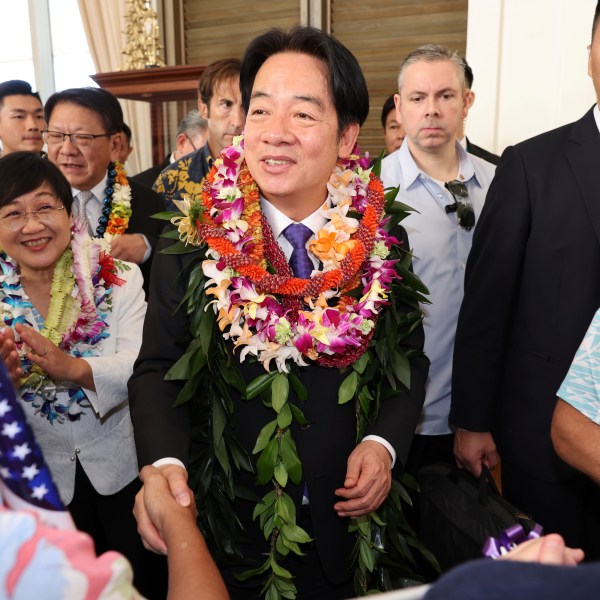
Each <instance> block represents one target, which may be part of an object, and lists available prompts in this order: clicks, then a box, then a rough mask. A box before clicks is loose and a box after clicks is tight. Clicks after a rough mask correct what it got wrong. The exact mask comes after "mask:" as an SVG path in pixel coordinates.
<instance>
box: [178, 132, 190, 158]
mask: <svg viewBox="0 0 600 600" xmlns="http://www.w3.org/2000/svg"><path fill="white" fill-rule="evenodd" d="M187 141H188V136H187V135H185V133H180V134H178V135H177V139H176V149H177V152H178V154H180V155H181V156H183V154H184V151H183V147H184V145H185V143H186V142H187Z"/></svg>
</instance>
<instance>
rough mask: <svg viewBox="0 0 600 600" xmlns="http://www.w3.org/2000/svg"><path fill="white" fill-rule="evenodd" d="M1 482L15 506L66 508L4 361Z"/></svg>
mask: <svg viewBox="0 0 600 600" xmlns="http://www.w3.org/2000/svg"><path fill="white" fill-rule="evenodd" d="M0 483H2V484H3V488H6V494H3V496H4V501H5V502H6V503H7V504H8V505H9V506H12V507H13V508H14V507H17V506H18V508H19V509H22V508H24V506H28V508H29V509H33V510H35V509H36V508H40V509H44V510H50V511H64V506H63V504H62V502H61V499H60V495H59V493H58V490H57V488H56V486H55V485H54V482H53V481H52V477H51V475H50V470H49V468H48V466H47V465H46V462H45V461H44V456H43V454H42V451H41V449H40V447H39V446H38V444H37V442H36V440H35V436H34V435H33V431H32V430H31V427H30V425H29V422H28V421H27V417H26V415H25V411H24V408H23V406H22V405H21V401H20V400H19V399H18V398H17V395H16V392H15V389H14V386H13V384H12V382H11V380H10V377H9V376H8V373H7V372H6V369H5V368H4V365H3V364H2V362H1V361H0ZM9 492H10V494H9ZM9 498H10V500H9ZM0 595H1V594H0Z"/></svg>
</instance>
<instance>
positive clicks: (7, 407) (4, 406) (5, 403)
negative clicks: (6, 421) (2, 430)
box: [0, 398, 12, 418]
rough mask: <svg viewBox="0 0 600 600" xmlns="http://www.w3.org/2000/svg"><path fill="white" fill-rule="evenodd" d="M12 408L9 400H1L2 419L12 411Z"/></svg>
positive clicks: (0, 414)
mask: <svg viewBox="0 0 600 600" xmlns="http://www.w3.org/2000/svg"><path fill="white" fill-rule="evenodd" d="M11 410H12V409H11V407H10V405H9V404H8V400H6V398H5V399H4V400H0V418H2V417H4V415H6V414H7V413H9V412H10V411H11Z"/></svg>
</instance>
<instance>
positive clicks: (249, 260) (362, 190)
mask: <svg viewBox="0 0 600 600" xmlns="http://www.w3.org/2000/svg"><path fill="white" fill-rule="evenodd" d="M361 164H364V163H363V162H361V159H359V157H358V156H356V155H353V156H351V157H350V158H349V159H347V160H344V161H342V160H340V161H339V162H338V165H337V166H336V169H335V171H334V173H332V176H331V178H330V180H329V182H328V191H329V196H328V199H327V201H326V203H325V204H324V205H323V207H322V209H321V213H322V214H323V216H324V217H325V218H327V219H328V221H327V223H326V225H325V227H324V228H323V229H322V230H321V231H319V232H318V233H317V238H316V239H315V240H313V241H312V242H311V243H310V245H309V250H310V251H311V252H312V253H313V255H314V256H316V257H317V258H318V259H320V261H321V263H322V268H321V269H320V270H319V271H317V272H316V273H313V276H312V277H311V278H310V279H300V278H297V277H294V276H293V274H292V272H291V269H290V267H289V265H288V264H287V260H286V258H285V256H284V255H283V252H282V251H281V248H280V247H279V245H278V244H277V243H276V242H275V240H274V239H273V235H272V231H271V228H270V227H269V224H268V223H267V221H266V219H265V218H264V216H263V215H262V213H261V210H260V194H259V190H258V186H257V184H256V182H255V181H254V179H253V177H252V175H251V174H250V172H249V170H248V168H247V166H246V162H245V160H244V158H243V139H242V138H241V137H240V138H237V139H236V140H234V145H233V146H231V147H230V148H227V149H225V150H224V151H223V153H222V154H221V157H220V158H219V159H218V160H217V161H215V165H214V167H213V170H212V171H211V173H210V174H209V175H208V176H207V180H206V182H205V184H204V187H203V190H202V194H201V199H200V202H199V203H198V201H195V202H196V204H194V203H192V202H191V201H190V200H189V199H188V200H186V202H184V203H180V208H182V210H183V212H184V214H185V215H186V216H185V217H176V218H175V219H174V223H176V224H178V226H179V231H180V235H181V237H182V239H184V240H185V241H187V242H188V243H193V244H196V245H199V244H201V243H202V242H203V243H205V244H206V245H207V246H208V250H207V257H208V259H207V260H205V261H204V263H203V271H204V274H205V275H206V276H207V277H208V279H209V280H208V282H207V284H206V292H205V293H206V294H207V295H214V296H215V300H214V301H213V302H212V304H213V307H214V310H215V311H216V312H217V319H218V322H219V326H220V328H221V330H222V331H223V332H224V337H225V338H226V339H227V338H232V339H233V340H234V342H235V346H236V347H239V346H244V349H243V350H242V352H241V354H240V360H244V358H245V356H246V354H248V353H251V354H253V355H255V356H257V357H258V358H259V360H260V361H261V362H262V363H263V365H264V366H265V368H266V369H267V370H268V369H269V364H270V361H271V359H273V358H274V359H275V360H276V363H277V367H278V369H279V370H280V371H284V372H287V370H288V366H287V365H286V361H287V360H288V359H291V360H293V361H295V362H296V363H298V364H300V365H305V364H306V362H305V360H306V359H311V360H316V361H318V362H319V364H322V365H327V366H345V365H346V364H350V363H351V362H353V361H354V360H356V359H357V358H358V357H360V355H361V354H362V353H363V352H364V351H365V349H366V347H367V345H368V342H369V340H370V338H371V336H372V334H373V331H374V327H375V321H376V319H377V316H378V313H379V311H380V309H381V307H382V306H383V305H384V304H387V298H388V294H389V291H390V288H391V285H390V282H391V281H392V280H393V279H395V278H396V277H397V274H396V271H395V269H394V268H393V261H390V260H386V257H387V255H388V253H389V250H390V248H391V244H392V242H393V241H394V240H393V238H390V237H389V236H388V235H387V234H386V233H385V231H384V230H383V227H382V218H383V211H384V193H383V185H382V183H381V181H380V180H379V178H377V177H376V176H375V175H374V174H373V173H371V171H370V169H363V167H362V166H361ZM273 271H274V272H273ZM361 283H362V290H361V291H362V293H361V294H360V296H359V297H358V298H356V297H352V296H349V295H348V293H349V292H350V291H352V290H356V289H359V290H360V286H361Z"/></svg>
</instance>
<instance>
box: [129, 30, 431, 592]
mask: <svg viewBox="0 0 600 600" xmlns="http://www.w3.org/2000/svg"><path fill="white" fill-rule="evenodd" d="M331 71H334V72H333V73H331ZM240 86H241V89H242V98H243V102H244V107H245V108H246V111H247V114H248V121H247V124H246V130H245V138H244V156H245V160H246V164H247V165H248V169H249V172H250V173H251V174H252V176H253V178H254V179H255V181H256V183H257V185H258V188H259V189H260V193H261V196H262V199H261V201H260V207H261V209H262V215H263V219H264V221H263V223H265V222H266V223H268V225H266V224H265V225H263V227H265V229H266V230H267V231H272V236H273V238H274V239H275V240H276V241H277V244H278V245H279V247H280V248H281V252H283V253H284V254H285V256H286V257H287V258H288V259H290V265H291V266H292V268H295V267H294V264H295V263H294V253H295V252H301V250H298V249H294V248H292V247H290V243H288V244H287V246H286V241H287V240H286V236H285V231H286V230H287V229H288V227H291V226H292V225H295V226H300V227H302V228H307V229H310V233H311V234H312V236H313V237H314V235H315V231H321V232H322V230H321V225H320V224H319V221H320V217H321V213H320V211H321V208H322V206H323V202H324V200H325V198H326V197H327V193H328V192H327V182H328V181H329V180H330V177H331V173H332V169H333V167H334V165H335V164H336V160H337V157H338V156H339V157H347V156H348V155H349V154H350V153H351V152H352V150H353V148H354V145H355V142H356V139H357V137H358V132H359V128H360V124H361V123H362V122H363V121H364V119H365V118H366V115H367V113H368V106H369V105H368V92H367V88H366V83H365V80H364V77H363V75H362V72H361V70H360V67H359V65H358V63H357V61H356V59H355V58H354V57H353V56H352V54H351V53H350V52H349V51H348V50H347V49H346V48H345V47H344V46H342V45H341V44H340V43H339V42H338V41H336V40H335V39H334V38H332V37H331V36H329V35H327V34H325V33H323V32H321V31H318V30H315V29H311V28H297V29H296V30H292V31H291V32H289V33H285V32H282V31H279V30H274V31H271V32H268V33H266V34H264V35H262V36H260V37H258V38H256V39H255V40H254V41H253V42H252V43H251V44H250V46H249V47H248V49H247V51H246V54H245V56H244V60H243V63H242V70H241V79H240ZM231 176H232V177H233V175H231ZM252 214H255V212H253V213H252ZM315 218H316V219H317V222H316V223H315V220H314V219H315ZM324 222H326V219H325V221H324ZM288 223H289V225H288ZM311 225H312V227H315V225H316V228H315V229H312V228H311ZM265 229H263V232H264V231H265ZM270 235H271V234H270ZM394 235H395V236H396V237H397V238H399V239H400V240H401V244H402V245H403V246H404V248H405V249H407V248H408V240H407V238H406V233H405V232H404V230H403V229H402V228H400V227H398V228H397V229H396V230H394ZM309 239H310V238H309ZM353 239H354V238H353ZM265 240H266V238H265ZM265 244H267V242H266V241H265ZM277 244H275V246H277ZM306 245H308V240H307V241H306V243H305V246H306ZM271 247H273V246H271ZM275 252H277V250H276V249H275ZM304 255H305V256H306V258H307V259H309V260H310V261H312V268H314V269H317V270H318V269H319V268H320V267H319V265H318V261H316V262H317V264H315V262H314V261H313V259H312V258H311V257H310V255H309V254H308V253H307V252H306V250H305V251H304ZM205 256H206V248H201V249H200V250H198V251H196V252H195V253H192V254H185V255H173V254H162V253H158V254H157V256H156V260H155V263H154V267H153V269H154V272H153V276H152V293H151V299H150V303H149V308H148V313H147V318H146V322H145V326H144V341H143V344H142V349H141V353H140V356H139V358H138V361H137V363H136V366H135V368H134V373H133V376H132V378H131V380H130V382H129V392H130V402H131V413H132V419H133V423H134V430H135V437H136V446H137V449H138V461H139V464H140V466H143V465H146V464H148V463H154V464H155V465H159V466H160V469H161V473H162V474H163V475H164V476H165V477H166V478H167V479H168V481H169V485H170V489H171V491H172V494H173V496H174V497H176V498H178V499H180V501H181V502H182V503H189V502H190V495H191V490H189V488H188V484H187V474H186V471H185V469H184V468H183V466H184V465H187V464H188V462H189V456H190V435H191V432H190V429H191V428H192V427H193V424H192V423H191V413H190V408H189V404H183V405H179V406H178V407H176V408H173V403H174V401H175V399H176V398H177V396H178V394H179V392H180V391H181V390H182V385H183V384H182V382H181V381H174V380H172V379H170V380H169V381H165V374H166V373H167V371H168V370H169V369H170V368H171V367H172V366H173V365H174V363H175V362H176V361H178V360H179V359H180V357H181V356H182V355H183V354H184V353H185V352H186V349H187V347H188V345H189V344H190V342H192V340H193V336H192V334H191V333H190V326H192V327H195V325H194V322H195V323H196V324H197V322H198V321H197V317H193V318H192V316H191V315H188V314H187V311H186V310H185V306H184V307H182V306H181V299H182V297H183V296H184V294H185V293H186V289H187V288H188V281H187V279H186V278H183V277H181V278H179V279H178V281H177V283H176V285H174V286H170V285H168V284H165V282H166V281H170V280H172V279H173V277H174V276H175V274H177V273H179V272H181V270H182V268H183V266H184V265H185V264H186V263H187V264H191V265H192V267H193V266H195V265H199V264H200V263H201V261H202V260H204V258H205ZM278 260H280V259H278ZM273 264H274V265H275V267H274V268H276V270H277V273H278V274H279V276H284V275H283V273H285V272H288V270H289V268H288V266H287V263H286V262H285V258H284V259H283V264H282V263H281V262H277V261H275V263H273ZM309 270H310V269H309ZM294 272H295V273H296V271H294ZM297 276H298V277H300V278H301V279H303V280H306V279H308V277H306V276H301V275H299V274H297ZM192 279H195V280H197V279H198V278H197V277H195V276H192ZM296 281H297V280H296ZM257 285H258V284H257ZM354 285H356V284H354ZM199 289H204V286H203V284H201V288H199ZM211 293H212V292H211ZM285 298H288V297H285ZM332 300H335V298H333V299H332ZM286 301H287V300H286ZM390 301H391V302H394V303H395V306H396V311H398V313H397V314H399V315H402V317H401V318H402V323H403V324H402V325H401V326H399V327H397V328H396V327H395V326H394V337H395V339H396V340H397V341H396V343H395V345H394V343H392V344H391V346H390V348H389V350H388V351H389V352H390V355H391V356H392V355H395V352H396V351H397V350H396V349H405V350H406V351H407V352H408V355H407V358H406V362H405V366H406V368H407V372H410V390H408V389H407V388H402V389H400V387H399V388H398V389H396V390H395V391H394V392H392V391H391V390H389V389H388V390H387V392H384V391H383V390H385V389H386V387H387V386H386V384H385V382H384V381H383V380H382V381H381V385H382V386H383V387H382V394H381V405H380V409H379V415H378V417H377V418H376V419H375V420H374V421H373V422H371V423H370V426H369V427H368V428H367V429H366V433H367V434H368V435H366V436H365V437H362V438H360V439H359V443H357V440H356V434H357V430H356V405H355V404H354V402H347V403H346V404H338V393H339V390H340V386H341V385H342V382H343V381H344V380H345V378H346V377H347V376H348V373H349V371H347V370H346V371H344V372H341V371H340V369H338V368H335V367H326V366H321V365H320V364H317V363H316V361H313V360H312V359H311V358H309V357H308V356H307V355H304V358H305V359H306V362H307V363H308V364H307V365H305V366H300V367H299V368H298V370H297V373H298V377H299V379H300V381H301V382H302V384H303V385H304V386H305V388H306V390H307V398H306V399H305V400H304V401H301V400H300V397H301V396H302V395H301V394H300V396H299V397H298V396H296V393H295V392H294V391H292V390H291V388H290V400H291V401H292V402H293V403H294V404H295V405H296V406H301V407H302V411H303V412H304V415H305V417H306V419H307V422H306V423H296V422H293V423H292V424H291V426H290V427H291V429H290V430H289V431H290V432H291V433H292V434H293V437H294V440H295V442H296V445H297V449H298V454H299V456H300V459H301V461H302V481H301V482H298V483H292V482H291V481H289V482H288V483H287V484H286V485H285V491H286V493H289V495H290V497H291V498H292V499H293V505H294V509H293V510H294V511H295V513H296V515H297V518H298V521H299V522H300V523H302V527H303V528H306V530H307V531H308V532H309V533H310V534H311V535H314V537H315V542H314V543H312V544H308V549H307V554H306V556H305V557H303V558H302V559H296V558H295V557H293V556H292V555H290V559H291V560H290V561H287V562H285V563H284V564H285V565H286V568H287V566H290V563H291V566H290V568H291V569H292V571H293V572H294V575H296V576H297V577H296V579H294V583H295V584H296V586H297V587H298V594H299V597H303V598H309V597H310V598H313V597H314V598H345V597H348V596H352V595H353V593H352V575H353V573H352V571H351V570H350V569H349V566H350V563H349V560H350V555H351V552H352V547H353V544H354V536H353V535H352V534H349V533H348V531H347V527H348V520H347V518H346V517H356V516H359V515H366V514H368V513H370V512H371V511H372V510H375V509H376V508H377V507H379V506H380V505H381V503H382V502H383V501H384V500H385V499H386V498H387V496H388V493H389V490H390V485H391V467H392V466H393V462H394V460H396V463H397V465H398V468H402V465H403V463H404V461H405V460H406V456H407V453H408V448H409V446H410V441H411V439H412V435H413V432H414V428H415V425H416V422H417V419H418V416H419V413H420V410H421V406H422V404H423V399H424V382H425V379H426V377H427V370H428V369H427V367H428V361H427V359H426V358H425V357H424V355H423V353H422V344H423V329H422V326H421V322H420V313H419V312H418V309H417V310H416V314H415V312H414V310H415V309H416V304H415V305H413V308H412V310H413V312H412V314H410V313H409V311H410V310H411V309H410V308H409V307H408V306H407V304H405V303H404V302H402V301H399V298H398V297H397V296H396V295H395V293H394V294H393V295H392V297H391V298H390ZM208 310H209V311H212V310H213V309H212V307H209V308H208ZM303 310H304V309H303ZM305 310H306V311H308V312H307V313H306V314H309V315H310V314H311V310H310V308H309V306H308V305H306V307H305ZM384 310H387V309H384ZM387 316H390V317H391V315H389V314H388V313H386V314H385V315H382V316H381V317H380V319H379V321H378V329H377V332H376V334H375V335H378V334H383V331H384V329H383V328H384V322H385V320H386V319H385V318H384V317H387ZM290 318H291V319H292V320H294V317H292V316H291V315H290ZM405 318H406V319H408V321H405V320H404V319H405ZM411 321H412V325H409V323H410V322H411ZM228 331H229V329H228V328H227V329H226V330H225V332H224V333H226V334H227V335H228ZM232 331H233V330H232ZM209 334H210V332H209V331H206V332H205V333H204V334H203V336H202V338H196V340H194V341H193V343H194V344H197V343H198V342H199V341H200V339H204V340H205V342H206V341H207V340H208V337H207V336H208V335H209ZM210 335H212V338H211V339H212V340H215V339H216V338H217V336H223V333H221V330H220V329H219V327H217V324H216V323H215V326H214V327H213V330H212V334H210ZM215 343H220V342H215ZM211 348H213V349H214V348H217V349H218V348H221V346H220V345H216V346H211ZM280 348H281V352H282V353H283V351H284V350H290V348H289V347H286V346H285V345H284V342H281V346H280ZM348 351H349V349H348ZM388 351H386V353H387V352H388ZM217 352H218V350H217V351H215V353H217ZM223 352H225V349H223ZM244 352H245V351H244ZM371 352H373V349H372V350H371ZM227 353H228V355H229V358H228V359H227V363H228V364H227V366H226V367H225V366H224V368H225V369H226V372H222V374H219V373H218V372H212V371H211V373H210V374H207V375H206V376H203V377H201V378H200V379H194V383H192V382H190V383H188V384H186V386H185V389H190V391H191V394H192V395H194V394H195V395H197V396H199V397H200V399H202V398H210V397H211V395H214V394H216V396H214V397H219V394H222V393H223V392H222V391H220V390H222V389H223V387H225V388H227V390H228V392H227V393H228V395H229V397H230V398H231V408H232V416H231V417H230V418H231V421H230V425H227V427H226V431H225V433H224V435H230V434H231V431H233V432H235V436H236V438H237V440H238V442H239V444H240V445H241V447H243V448H244V449H245V450H246V451H247V452H248V454H249V455H250V454H251V452H252V448H253V447H254V445H255V443H256V440H257V436H258V435H259V432H261V430H263V427H265V426H266V425H267V424H268V423H269V422H272V419H273V415H274V413H273V409H272V408H270V406H267V405H265V404H264V403H263V402H261V401H260V400H259V399H256V398H255V399H254V400H243V399H242V395H241V394H240V392H239V391H237V390H239V383H238V384H236V383H235V377H234V376H233V374H234V373H235V371H236V370H238V369H239V371H240V372H241V376H242V378H243V380H244V382H245V383H246V384H248V383H249V382H251V381H253V380H255V378H257V377H258V376H259V375H261V374H263V375H264V374H265V369H264V368H263V365H262V364H261V363H260V362H257V361H252V360H249V357H248V358H247V359H246V360H244V361H243V362H240V359H239V357H240V348H238V349H237V350H236V352H235V353H233V345H232V344H231V343H230V342H229V343H228V344H227ZM362 353H363V351H359V353H358V354H355V355H354V360H356V359H358V357H359V356H360V355H362ZM274 358H275V359H276V360H279V358H281V356H280V355H279V354H278V355H277V357H274ZM365 358H366V357H365ZM207 360H209V361H210V360H212V359H211V358H207ZM180 364H182V363H180ZM271 369H272V370H274V369H275V361H273V363H272V364H271ZM223 378H224V379H225V380H223ZM376 380H377V382H378V385H379V382H380V378H379V376H378V377H377V378H376ZM226 382H227V383H226ZM191 385H195V388H190V386H191ZM218 402H219V403H220V400H219V401H218ZM226 404H228V403H226ZM195 427H196V429H197V430H198V429H202V427H204V430H206V427H207V424H204V425H203V426H202V425H200V424H198V423H196V425H195ZM286 430H287V426H285V427H282V429H281V433H282V435H287V433H284V432H285V431H286ZM199 433H200V434H202V432H201V431H200V432H199ZM221 433H223V432H221ZM220 435H221V434H219V437H220ZM212 439H213V436H212V434H209V440H208V444H210V443H211V442H210V440H212ZM200 451H201V452H206V447H204V448H202V449H200ZM173 459H178V461H174V460H173ZM251 460H252V463H253V465H255V466H256V464H257V463H256V456H253V457H252V459H251ZM157 461H160V462H157ZM259 462H260V461H259ZM232 469H233V464H232ZM259 471H260V468H259ZM234 480H235V485H236V489H242V488H244V487H246V488H248V487H250V488H253V491H255V492H256V493H258V495H259V497H260V496H262V495H263V494H265V493H268V492H269V490H273V486H272V484H271V483H270V482H269V483H268V484H267V485H260V484H258V483H257V482H256V475H255V473H244V472H239V473H238V472H237V470H236V471H235V474H234ZM306 490H307V493H305V492H306ZM203 504H206V499H205V498H203ZM136 507H137V509H138V511H137V513H136V514H137V516H138V524H139V530H140V532H141V534H142V536H143V538H144V540H145V541H146V543H147V545H148V546H150V547H152V548H154V549H155V550H157V551H164V549H165V546H164V542H163V540H161V539H160V536H158V535H157V532H156V529H155V528H154V526H153V524H152V522H151V520H150V519H149V518H148V515H147V514H145V511H144V510H143V503H141V502H137V503H136ZM254 507H255V502H254V501H250V500H249V497H248V496H247V495H244V494H236V498H235V501H234V509H235V513H236V518H238V519H239V520H240V521H241V523H243V525H244V528H245V533H246V540H245V541H244V542H241V543H239V544H237V545H236V547H235V549H236V550H238V551H239V552H241V553H242V556H243V558H242V560H241V562H240V561H239V560H238V561H237V563H236V564H234V565H233V567H231V568H225V569H224V570H223V574H224V577H225V579H226V581H227V583H228V586H229V588H230V592H231V593H232V595H233V597H235V598H250V597H255V596H256V593H257V591H258V590H257V589H256V588H255V587H250V589H246V588H245V587H241V586H245V585H246V584H240V583H239V582H236V580H235V579H234V577H233V575H234V574H235V573H239V572H240V571H241V570H244V566H245V567H246V568H249V567H250V568H251V567H257V566H258V565H259V564H261V563H262V562H263V561H264V556H263V553H264V552H268V551H269V544H268V543H266V542H265V539H264V537H263V534H262V531H261V529H260V527H259V525H258V523H257V522H256V521H254V520H253V518H252V512H253V509H254ZM230 520H234V519H233V518H232V517H230ZM213 523H214V521H211V529H213V531H214V527H213V526H212V524H213ZM274 539H275V538H273V540H274ZM278 547H279V546H278ZM303 549H304V546H303ZM254 585H256V584H254ZM311 589H312V590H313V591H312V592H311V591H309V590H311ZM267 595H268V594H267Z"/></svg>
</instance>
